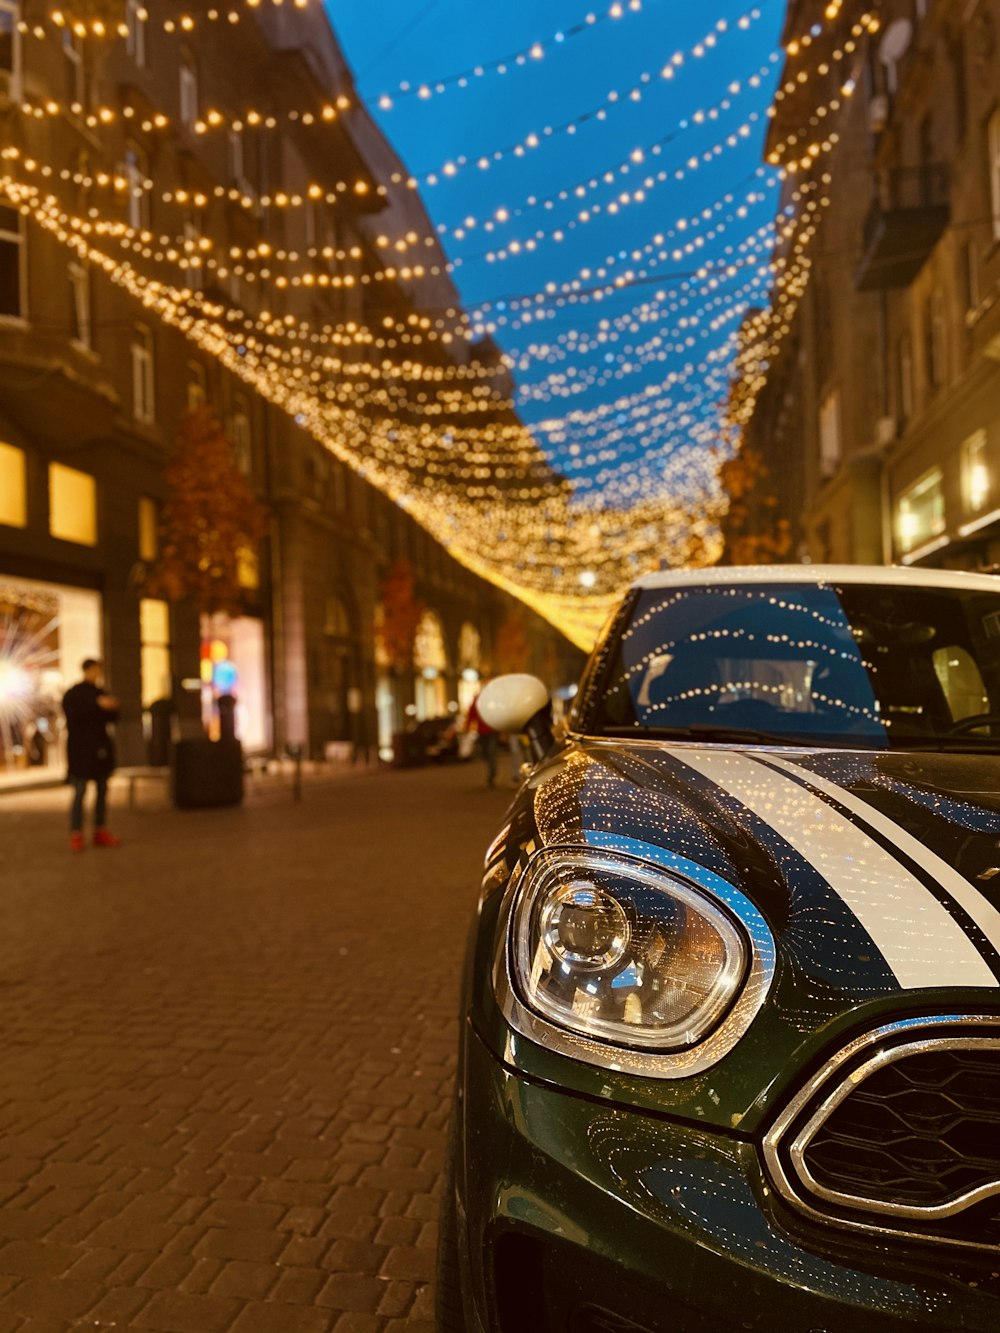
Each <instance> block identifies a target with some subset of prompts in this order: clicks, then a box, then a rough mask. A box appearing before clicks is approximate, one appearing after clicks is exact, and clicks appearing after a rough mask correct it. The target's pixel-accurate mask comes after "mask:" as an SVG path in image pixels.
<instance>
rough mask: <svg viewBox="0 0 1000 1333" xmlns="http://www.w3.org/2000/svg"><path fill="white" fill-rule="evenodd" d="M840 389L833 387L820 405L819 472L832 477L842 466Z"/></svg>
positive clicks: (823, 475) (822, 475) (821, 474)
mask: <svg viewBox="0 0 1000 1333" xmlns="http://www.w3.org/2000/svg"><path fill="white" fill-rule="evenodd" d="M841 453H842V445H841V439H840V390H839V389H833V390H832V391H831V392H830V393H828V394H827V395H826V397H825V398H824V399H823V401H822V403H820V407H819V473H820V476H821V477H832V476H833V474H834V473H835V472H836V470H837V468H838V467H839V466H840V459H841Z"/></svg>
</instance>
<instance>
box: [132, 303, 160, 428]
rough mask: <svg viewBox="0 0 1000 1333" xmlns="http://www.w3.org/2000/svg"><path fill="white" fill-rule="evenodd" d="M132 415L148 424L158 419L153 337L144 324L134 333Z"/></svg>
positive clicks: (136, 328)
mask: <svg viewBox="0 0 1000 1333" xmlns="http://www.w3.org/2000/svg"><path fill="white" fill-rule="evenodd" d="M132 415H133V416H134V417H135V419H136V421H143V422H147V423H148V422H151V421H153V420H155V417H156V385H155V381H154V376H153V335H152V333H151V331H150V330H149V329H147V328H146V327H145V326H144V325H142V324H137V325H136V326H135V328H134V329H133V331H132Z"/></svg>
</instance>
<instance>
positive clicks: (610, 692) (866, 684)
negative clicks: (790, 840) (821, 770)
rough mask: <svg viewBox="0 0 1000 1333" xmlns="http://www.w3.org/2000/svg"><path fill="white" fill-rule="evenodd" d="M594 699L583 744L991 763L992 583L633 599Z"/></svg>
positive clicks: (998, 735)
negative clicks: (807, 748) (657, 738)
mask: <svg viewBox="0 0 1000 1333" xmlns="http://www.w3.org/2000/svg"><path fill="white" fill-rule="evenodd" d="M595 686H596V688H595V690H594V692H593V693H591V694H590V696H589V698H588V700H587V701H585V702H584V705H583V708H584V712H583V716H582V719H581V721H582V724H583V730H585V731H587V732H590V733H591V734H594V733H597V734H600V735H616V736H621V735H643V734H646V735H666V736H676V737H678V738H679V739H684V738H687V739H694V740H713V739H717V740H723V741H724V740H733V741H739V740H741V739H742V740H745V741H747V742H748V743H765V744H766V743H768V742H774V743H777V744H795V743H803V744H810V745H850V746H861V747H866V748H876V749H913V748H927V747H929V748H935V749H942V748H955V749H959V748H961V749H965V748H975V749H992V750H997V749H998V748H1000V583H998V591H997V592H996V593H992V592H984V591H979V590H976V589H971V590H970V589H957V588H947V587H925V586H919V585H917V586H908V585H906V584H885V585H881V586H872V585H870V584H852V583H845V584H843V585H840V586H834V585H832V584H826V583H820V584H807V583H787V584H779V583H773V584H755V585H749V586H747V585H735V584H734V585H728V584H709V585H703V586H700V587H668V588H648V589H644V590H642V591H641V592H640V593H639V595H638V599H637V601H636V602H635V605H634V606H633V609H632V614H631V617H630V619H629V621H628V622H627V623H626V624H625V625H624V627H623V628H622V630H621V632H620V635H619V637H618V641H617V644H616V646H615V647H614V650H613V652H612V653H611V655H610V656H609V658H608V660H607V665H606V667H605V669H604V670H603V672H602V673H601V675H600V676H599V678H598V679H597V680H596V682H595Z"/></svg>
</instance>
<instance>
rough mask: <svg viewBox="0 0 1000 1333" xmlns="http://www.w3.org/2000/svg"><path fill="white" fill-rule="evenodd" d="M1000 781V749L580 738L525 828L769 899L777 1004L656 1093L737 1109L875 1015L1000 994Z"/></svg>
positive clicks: (547, 777) (964, 1003)
mask: <svg viewBox="0 0 1000 1333" xmlns="http://www.w3.org/2000/svg"><path fill="white" fill-rule="evenodd" d="M998 788H1000V759H998V758H997V756H995V755H983V754H973V753H968V754H967V753H945V754H927V753H911V752H906V753H888V752H879V753H872V752H867V751H866V752H858V751H838V750H830V749H823V750H817V749H784V748H753V749H733V748H726V747H722V746H718V745H712V746H695V745H677V744H658V743H651V742H635V743H633V742H608V741H590V740H573V741H571V742H570V743H568V744H567V745H566V746H565V747H564V748H563V749H562V750H561V751H560V752H559V753H558V754H557V755H555V756H553V758H552V759H551V760H550V761H549V762H547V763H546V764H544V765H542V766H541V768H539V769H538V770H537V771H536V773H535V775H534V776H533V778H532V779H531V781H530V783H529V784H528V787H527V789H526V791H525V792H524V793H523V795H522V797H521V810H522V815H523V818H524V820H525V821H526V825H527V832H526V833H525V832H524V830H522V834H523V836H522V837H521V838H520V839H519V841H520V842H521V846H522V847H524V846H525V845H530V844H531V843H534V845H535V846H536V847H538V846H543V847H556V846H577V847H579V846H581V845H590V846H595V847H601V848H605V849H611V850H615V851H618V852H620V853H624V854H627V855H632V856H636V857H639V858H641V859H644V860H647V861H654V862H656V863H659V864H661V865H666V866H667V867H669V868H672V869H674V870H675V871H676V872H678V873H680V874H682V875H685V876H686V877H688V878H689V879H691V880H692V881H693V882H694V883H704V882H705V878H706V877H705V875H704V874H702V873H701V872H703V871H707V872H709V876H718V877H721V878H722V879H723V880H725V881H727V882H728V883H729V884H730V885H732V886H733V887H734V888H736V889H737V890H739V892H740V893H742V894H743V895H744V896H745V897H746V898H748V899H749V900H750V902H752V903H753V905H754V906H755V907H756V908H757V910H758V911H759V912H760V913H761V915H762V916H763V917H764V919H765V921H766V923H767V925H768V927H769V929H770V931H771V934H772V936H773V938H774V944H775V960H776V961H775V970H774V977H773V981H772V984H771V990H770V994H769V995H768V998H767V1001H766V1003H765V1004H764V1006H763V1008H762V1010H761V1012H760V1014H759V1015H758V1017H757V1019H756V1020H755V1021H754V1023H753V1024H752V1025H751V1028H750V1030H749V1031H748V1032H747V1034H746V1035H745V1036H744V1038H743V1039H742V1040H741V1042H740V1043H739V1045H738V1047H737V1048H736V1050H735V1051H733V1052H732V1053H731V1054H729V1055H728V1056H726V1057H725V1059H724V1060H723V1061H722V1062H721V1064H720V1066H719V1068H718V1069H717V1070H716V1071H714V1072H713V1073H711V1074H710V1075H708V1076H706V1077H705V1078H702V1079H699V1080H693V1081H691V1080H689V1081H688V1083H689V1084H691V1083H692V1082H693V1083H694V1084H695V1085H697V1086H695V1087H691V1086H689V1087H688V1088H687V1089H686V1090H684V1089H681V1088H675V1089H673V1090H671V1089H669V1088H666V1087H661V1089H660V1090H659V1091H658V1092H657V1093H656V1095H655V1100H657V1101H658V1102H660V1103H662V1102H663V1101H664V1099H665V1100H666V1101H667V1102H669V1103H671V1104H678V1105H679V1103H680V1102H683V1101H684V1100H685V1098H687V1097H688V1096H689V1095H693V1096H694V1098H695V1101H696V1102H697V1103H698V1108H697V1111H696V1114H698V1115H699V1116H702V1117H703V1116H705V1115H706V1110H705V1106H704V1105H703V1104H702V1103H703V1101H704V1097H703V1094H704V1093H705V1092H706V1090H707V1089H708V1085H709V1084H711V1085H712V1086H711V1088H710V1092H711V1097H710V1103H711V1108H718V1110H719V1112H720V1113H722V1112H725V1115H726V1116H727V1117H728V1119H729V1123H731V1124H737V1123H740V1122H741V1121H742V1120H743V1119H744V1117H746V1116H748V1115H750V1114H751V1111H752V1109H753V1108H754V1107H755V1108H756V1111H757V1112H758V1113H759V1112H761V1111H762V1110H763V1109H764V1107H765V1106H766V1105H767V1103H768V1102H769V1100H770V1098H771V1096H772V1093H773V1092H774V1091H775V1090H777V1089H779V1088H780V1086H781V1085H782V1083H783V1081H784V1080H785V1078H786V1077H787V1075H788V1071H789V1070H793V1069H795V1068H800V1067H801V1066H802V1065H803V1064H808V1063H809V1062H810V1059H811V1058H812V1057H813V1056H814V1055H815V1054H816V1053H817V1052H818V1051H820V1050H821V1049H823V1048H824V1047H825V1046H826V1045H828V1044H830V1043H833V1044H834V1045H839V1044H841V1042H842V1041H843V1040H846V1039H847V1038H848V1036H849V1035H850V1033H851V1031H853V1030H854V1029H856V1028H857V1027H858V1026H865V1025H875V1024H876V1023H877V1022H884V1021H885V1018H886V1015H890V1016H893V1017H894V1016H896V1015H900V1016H902V1015H905V1014H912V1013H916V1012H921V1013H927V1014H937V1013H947V1012H955V1011H963V1010H966V1011H974V1012H986V1013H995V1012H1000V790H998ZM516 826H517V820H516V818H515V820H514V822H513V824H512V829H515V828H516ZM629 1100H632V1098H631V1097H630V1098H629ZM708 1114H710V1115H711V1118H715V1115H714V1114H713V1113H712V1111H711V1109H710V1111H709V1112H708Z"/></svg>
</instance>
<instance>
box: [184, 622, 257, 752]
mask: <svg viewBox="0 0 1000 1333" xmlns="http://www.w3.org/2000/svg"><path fill="white" fill-rule="evenodd" d="M223 697H229V698H232V699H234V700H235V710H234V716H235V725H236V735H237V737H238V738H239V740H240V741H242V743H243V748H244V750H251V751H258V750H259V751H264V750H269V749H270V747H271V718H270V710H269V708H268V701H267V657H266V651H265V644H264V624H263V621H261V620H258V619H257V618H256V617H254V616H239V617H238V618H236V619H231V618H230V617H229V616H213V617H212V619H211V620H210V621H208V622H206V625H205V627H204V631H203V634H202V640H201V716H202V721H203V723H204V724H205V729H206V730H207V732H208V734H209V735H210V736H211V737H213V739H214V738H217V737H218V736H219V733H220V717H219V700H220V698H223Z"/></svg>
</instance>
